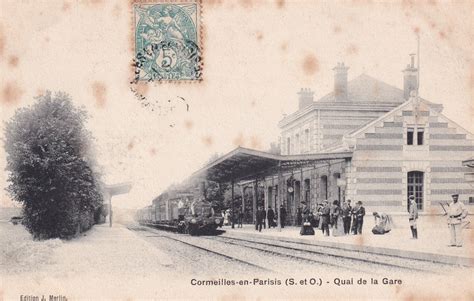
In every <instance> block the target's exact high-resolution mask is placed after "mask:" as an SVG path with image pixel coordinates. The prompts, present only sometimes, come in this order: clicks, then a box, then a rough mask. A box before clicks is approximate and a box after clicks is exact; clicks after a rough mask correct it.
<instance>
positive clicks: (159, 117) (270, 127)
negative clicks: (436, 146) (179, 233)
mask: <svg viewBox="0 0 474 301" xmlns="http://www.w3.org/2000/svg"><path fill="white" fill-rule="evenodd" d="M471 12H472V4H471V3H469V1H465V2H463V1H456V2H448V1H444V2H439V1H423V2H418V1H417V4H414V2H412V1H403V2H397V1H385V2H383V3H374V2H371V1H334V2H329V1H327V2H326V1H282V0H279V1H260V2H257V1H250V0H247V1H216V0H214V1H203V2H202V18H201V30H202V31H201V38H202V45H203V58H204V67H203V80H202V81H201V82H196V83H148V84H146V85H141V86H140V87H139V89H140V91H141V92H142V93H143V94H144V95H145V96H146V98H147V100H150V101H157V102H158V103H160V104H163V105H167V104H175V109H174V110H173V111H172V112H167V113H166V114H165V113H164V112H161V113H160V112H158V111H157V110H154V111H152V110H151V109H150V107H145V106H143V101H141V100H139V99H137V97H136V96H135V95H134V93H133V92H132V91H131V89H130V88H131V85H130V79H131V76H132V73H133V69H132V68H131V63H132V59H133V34H134V31H133V26H134V24H133V21H132V20H133V13H132V9H131V6H130V4H129V3H128V2H124V1H103V0H102V1H101V0H89V1H48V2H32V1H2V2H1V4H0V70H1V73H0V117H1V121H2V125H1V129H0V130H1V132H0V137H2V143H3V128H4V124H3V123H4V122H5V121H8V120H9V119H10V118H11V117H12V116H13V114H14V112H15V110H17V109H18V108H21V107H25V106H28V105H31V104H32V103H34V96H36V95H38V94H41V93H44V91H46V90H51V91H53V92H54V91H64V92H67V93H68V94H69V95H70V96H71V97H72V99H73V102H74V103H75V104H76V105H78V106H83V107H84V108H85V109H86V110H87V111H88V113H89V115H90V118H89V120H88V123H87V128H88V129H89V130H90V131H92V133H93V135H94V137H95V140H94V142H95V149H96V156H97V160H98V162H99V164H100V165H101V169H102V170H103V179H104V181H105V182H106V183H107V184H114V183H120V182H128V181H130V182H132V183H133V187H132V190H131V191H130V193H129V194H127V195H122V196H117V197H115V198H114V199H113V202H114V206H118V207H123V208H138V207H142V206H146V205H148V204H150V203H151V200H152V198H154V197H155V196H157V195H158V194H159V193H160V192H162V191H163V190H164V189H166V187H168V186H169V185H170V184H172V183H176V182H179V181H181V180H183V179H184V178H186V177H187V176H189V175H190V174H191V173H192V172H194V171H196V170H197V169H199V168H200V167H202V166H203V164H204V163H205V162H206V161H207V160H208V158H209V157H210V156H211V155H213V154H215V153H218V154H224V153H227V152H229V151H231V150H232V149H234V148H235V147H237V146H239V145H240V146H244V147H249V148H255V149H259V150H266V149H268V148H269V144H270V143H271V142H276V141H278V135H279V129H278V126H277V123H278V121H279V120H281V118H282V116H283V114H290V113H292V112H294V111H295V110H296V109H297V106H298V97H297V94H296V93H297V92H298V91H299V90H300V88H302V87H305V88H311V89H312V90H313V91H314V92H315V99H318V98H320V97H322V96H324V95H325V94H327V93H329V92H331V90H332V88H333V81H334V77H333V71H332V68H333V67H334V66H335V65H336V64H337V62H344V63H345V64H346V65H347V66H349V67H350V69H349V76H348V77H349V80H351V79H352V78H355V77H357V76H358V75H360V74H362V73H366V74H368V75H370V76H372V77H375V78H377V79H379V80H382V81H384V82H386V83H388V84H391V85H393V86H396V87H399V88H402V87H403V81H402V80H403V76H402V70H403V69H404V67H405V66H406V65H407V64H408V63H409V54H410V53H414V52H416V49H417V40H416V36H417V34H419V35H420V53H421V55H420V65H421V68H420V95H421V97H423V98H425V99H428V100H430V101H432V102H435V103H441V104H443V105H444V111H443V112H444V114H445V115H446V116H447V117H448V118H450V119H452V120H454V121H455V122H457V123H458V124H459V125H461V126H463V127H464V128H466V129H467V130H469V131H470V132H474V123H473V116H474V101H473V94H472V89H473V87H474V80H473V75H472V73H473V72H474V68H473V66H474V65H473V63H472V61H473V57H472V56H473V51H472V42H473V39H472V37H473V30H472V27H473V25H472V21H471V20H472V15H471ZM180 99H185V101H186V104H188V105H189V110H187V109H186V106H185V105H183V102H182V101H181V100H180ZM168 100H169V102H168ZM5 158H6V154H5V152H4V150H3V149H0V167H1V168H2V169H4V168H5V164H6V159H5ZM6 176H7V174H6V173H2V178H0V186H2V188H4V187H6V185H7V180H6ZM0 197H1V205H3V206H11V205H12V204H13V203H12V202H11V201H10V198H9V196H8V194H7V193H6V192H5V191H4V189H2V192H0Z"/></svg>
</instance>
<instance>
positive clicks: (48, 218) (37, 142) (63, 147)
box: [5, 92, 102, 239]
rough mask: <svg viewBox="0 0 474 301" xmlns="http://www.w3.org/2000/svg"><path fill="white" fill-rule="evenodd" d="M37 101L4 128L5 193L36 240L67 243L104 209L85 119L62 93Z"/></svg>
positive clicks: (21, 110) (18, 113) (40, 97)
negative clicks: (19, 206)
mask: <svg viewBox="0 0 474 301" xmlns="http://www.w3.org/2000/svg"><path fill="white" fill-rule="evenodd" d="M36 100H37V101H36V103H35V104H34V105H33V106H30V107H27V108H21V109H19V110H18V111H17V112H16V114H15V115H14V116H13V117H12V119H11V120H10V121H9V122H8V123H7V124H6V128H5V150H6V153H7V171H9V182H10V185H9V187H8V191H9V192H10V194H11V195H12V197H13V199H14V200H15V201H18V202H20V203H21V204H22V206H23V215H24V218H23V224H24V225H25V226H26V228H27V229H28V231H29V232H30V233H32V234H33V236H34V238H36V239H47V238H55V237H60V238H70V237H73V236H74V235H77V234H78V233H79V232H82V231H85V230H87V229H89V228H90V227H91V226H92V225H93V224H94V213H96V212H97V211H98V210H100V208H101V206H102V194H101V189H100V184H99V183H100V182H99V178H98V172H97V170H96V164H95V161H94V159H93V156H92V155H91V141H92V136H91V133H90V132H89V131H87V130H86V129H85V127H84V123H85V121H86V119H87V114H86V112H85V111H84V110H82V109H79V108H76V107H75V106H74V105H73V104H72V102H71V99H70V97H69V96H68V95H67V94H65V93H56V94H55V95H54V96H53V95H52V94H51V93H50V92H48V93H46V94H44V95H42V96H39V97H37V98H36Z"/></svg>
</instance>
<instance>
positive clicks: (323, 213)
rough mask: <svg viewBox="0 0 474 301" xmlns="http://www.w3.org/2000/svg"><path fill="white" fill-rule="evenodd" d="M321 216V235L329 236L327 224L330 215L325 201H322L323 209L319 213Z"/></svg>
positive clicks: (329, 208)
mask: <svg viewBox="0 0 474 301" xmlns="http://www.w3.org/2000/svg"><path fill="white" fill-rule="evenodd" d="M320 215H321V230H322V231H323V235H326V236H329V222H330V220H329V219H330V215H331V207H330V206H329V203H328V201H327V200H324V201H323V207H322V208H321V211H320Z"/></svg>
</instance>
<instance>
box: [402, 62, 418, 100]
mask: <svg viewBox="0 0 474 301" xmlns="http://www.w3.org/2000/svg"><path fill="white" fill-rule="evenodd" d="M410 58H411V61H410V64H409V65H407V67H406V69H405V70H403V97H404V98H405V99H407V100H408V98H410V92H411V91H413V90H417V89H418V69H417V68H416V67H415V54H414V53H412V54H410Z"/></svg>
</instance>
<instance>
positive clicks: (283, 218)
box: [280, 205, 286, 228]
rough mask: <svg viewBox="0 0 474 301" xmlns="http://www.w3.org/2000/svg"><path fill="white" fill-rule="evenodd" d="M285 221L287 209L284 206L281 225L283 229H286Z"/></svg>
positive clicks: (281, 207)
mask: <svg viewBox="0 0 474 301" xmlns="http://www.w3.org/2000/svg"><path fill="white" fill-rule="evenodd" d="M285 220H286V209H285V207H283V205H280V224H281V227H282V228H285Z"/></svg>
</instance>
